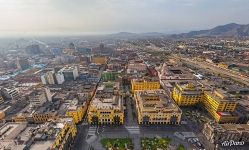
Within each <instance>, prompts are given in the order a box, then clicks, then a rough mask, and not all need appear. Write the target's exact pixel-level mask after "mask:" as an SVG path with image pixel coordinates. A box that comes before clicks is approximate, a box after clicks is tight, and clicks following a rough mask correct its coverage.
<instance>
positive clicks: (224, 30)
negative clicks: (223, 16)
mask: <svg viewBox="0 0 249 150" xmlns="http://www.w3.org/2000/svg"><path fill="white" fill-rule="evenodd" d="M213 36H217V37H245V36H249V24H248V25H240V24H236V23H230V24H226V25H221V26H217V27H215V28H213V29H210V30H200V31H191V32H189V33H182V34H175V35H172V37H213Z"/></svg>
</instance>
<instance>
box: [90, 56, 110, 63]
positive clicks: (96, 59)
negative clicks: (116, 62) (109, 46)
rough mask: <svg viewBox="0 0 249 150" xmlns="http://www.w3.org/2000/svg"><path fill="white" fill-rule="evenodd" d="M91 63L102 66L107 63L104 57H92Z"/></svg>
mask: <svg viewBox="0 0 249 150" xmlns="http://www.w3.org/2000/svg"><path fill="white" fill-rule="evenodd" d="M92 63H96V64H102V65H104V64H106V63H107V58H106V56H93V57H92Z"/></svg>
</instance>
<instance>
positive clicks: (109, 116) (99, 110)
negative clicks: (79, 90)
mask: <svg viewBox="0 0 249 150" xmlns="http://www.w3.org/2000/svg"><path fill="white" fill-rule="evenodd" d="M87 114H88V123H89V124H92V125H102V124H114V125H120V124H123V123H124V108H123V101H122V99H121V94H120V91H119V83H118V82H104V83H103V84H102V85H101V86H99V87H98V88H97V90H96V94H95V95H94V98H93V100H92V101H91V104H90V106H89V109H88V113H87Z"/></svg>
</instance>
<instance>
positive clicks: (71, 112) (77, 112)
mask: <svg viewBox="0 0 249 150" xmlns="http://www.w3.org/2000/svg"><path fill="white" fill-rule="evenodd" d="M85 113H86V106H73V107H69V109H68V110H67V112H66V116H69V117H72V118H73V119H74V122H75V123H76V124H78V123H79V122H81V121H82V120H83V117H84V115H85Z"/></svg>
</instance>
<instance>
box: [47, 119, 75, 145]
mask: <svg viewBox="0 0 249 150" xmlns="http://www.w3.org/2000/svg"><path fill="white" fill-rule="evenodd" d="M69 134H71V135H72V137H73V138H75V136H76V134H77V128H76V125H75V123H71V122H70V123H65V125H64V127H63V129H61V131H60V133H59V134H58V136H57V138H56V139H55V142H54V144H53V146H52V149H63V147H64V144H65V143H66V142H67V141H68V137H69Z"/></svg>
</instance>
